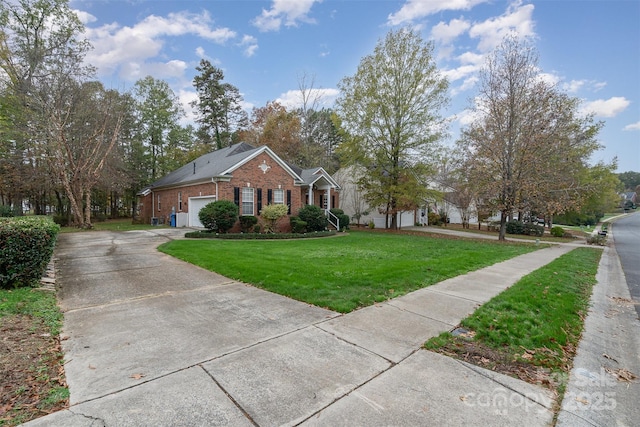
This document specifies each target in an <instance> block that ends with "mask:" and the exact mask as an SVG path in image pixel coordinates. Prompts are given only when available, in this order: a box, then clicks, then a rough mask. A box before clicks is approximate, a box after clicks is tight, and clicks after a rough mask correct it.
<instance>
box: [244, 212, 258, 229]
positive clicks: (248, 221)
mask: <svg viewBox="0 0 640 427" xmlns="http://www.w3.org/2000/svg"><path fill="white" fill-rule="evenodd" d="M257 223H258V218H256V217H255V216H253V215H246V216H241V217H240V230H242V232H243V233H250V232H251V230H253V227H254V226H255V225H256V224H257Z"/></svg>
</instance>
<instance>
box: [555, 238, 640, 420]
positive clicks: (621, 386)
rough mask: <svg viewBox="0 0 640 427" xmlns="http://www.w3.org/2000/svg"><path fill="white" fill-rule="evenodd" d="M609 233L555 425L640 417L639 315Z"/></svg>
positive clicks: (639, 418)
mask: <svg viewBox="0 0 640 427" xmlns="http://www.w3.org/2000/svg"><path fill="white" fill-rule="evenodd" d="M608 238H609V241H610V244H609V246H608V247H606V248H605V249H604V253H603V254H602V259H601V261H600V265H599V268H598V276H597V280H598V283H597V284H596V286H595V287H594V289H593V294H592V296H591V301H590V306H591V308H590V310H589V313H588V315H587V318H586V320H585V324H584V332H583V334H582V339H581V341H580V344H579V346H578V351H577V354H576V357H575V358H574V360H573V369H572V370H571V373H570V376H569V379H568V385H567V389H566V392H565V395H564V399H563V401H562V408H561V410H560V413H559V415H558V420H557V423H556V426H562V427H572V426H613V425H615V426H628V427H631V426H637V425H638V423H639V422H640V421H639V420H640V407H639V406H638V403H639V402H640V381H639V380H638V378H637V377H638V376H640V321H639V320H640V319H638V316H637V313H636V310H635V307H634V301H633V299H632V298H631V295H630V294H629V287H628V286H627V282H626V279H625V275H624V272H623V270H622V266H621V265H620V260H619V259H618V255H617V254H616V249H615V245H614V242H613V236H612V235H611V234H609V237H608ZM633 377H636V378H635V379H633Z"/></svg>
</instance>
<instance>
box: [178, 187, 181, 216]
mask: <svg viewBox="0 0 640 427" xmlns="http://www.w3.org/2000/svg"><path fill="white" fill-rule="evenodd" d="M178 211H182V191H178Z"/></svg>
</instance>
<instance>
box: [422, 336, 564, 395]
mask: <svg viewBox="0 0 640 427" xmlns="http://www.w3.org/2000/svg"><path fill="white" fill-rule="evenodd" d="M431 351H434V352H436V353H440V354H443V355H445V356H448V357H453V358H455V359H458V360H462V361H465V362H468V363H470V364H472V365H476V366H479V367H482V368H485V369H488V370H491V371H494V372H497V373H500V374H504V375H509V376H511V377H514V378H518V379H520V380H522V381H526V382H528V383H530V384H536V385H539V386H542V387H545V388H547V389H549V390H551V391H552V392H553V393H554V397H555V398H556V399H557V397H558V393H559V392H561V390H559V389H558V387H559V386H560V385H561V384H564V381H562V378H559V376H558V374H557V373H556V374H553V373H551V371H550V370H549V369H545V368H541V367H539V366H536V365H534V364H532V363H531V362H530V361H527V360H526V359H528V358H531V359H533V358H534V356H535V354H534V353H532V352H531V351H527V350H525V349H523V350H522V354H521V355H514V354H512V353H510V352H508V351H502V350H499V349H494V348H491V347H489V346H487V345H485V344H483V343H482V342H479V341H474V340H470V339H465V338H461V337H454V338H452V339H450V340H449V341H448V342H447V343H445V344H444V345H442V346H440V347H438V348H434V349H431ZM567 356H570V357H571V358H572V357H573V355H567Z"/></svg>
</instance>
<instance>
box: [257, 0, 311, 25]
mask: <svg viewBox="0 0 640 427" xmlns="http://www.w3.org/2000/svg"><path fill="white" fill-rule="evenodd" d="M316 2H317V3H320V2H322V0H273V3H272V5H271V9H269V10H265V9H262V14H260V16H257V17H256V18H255V19H254V20H253V22H252V24H253V25H254V26H255V27H256V28H258V29H259V30H260V31H263V32H267V31H278V30H279V29H280V27H281V26H282V25H283V24H284V25H285V26H286V27H297V26H298V23H300V22H304V23H314V22H315V20H313V19H312V18H309V16H308V13H309V11H311V7H312V6H313V5H314V3H316Z"/></svg>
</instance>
